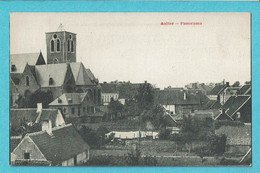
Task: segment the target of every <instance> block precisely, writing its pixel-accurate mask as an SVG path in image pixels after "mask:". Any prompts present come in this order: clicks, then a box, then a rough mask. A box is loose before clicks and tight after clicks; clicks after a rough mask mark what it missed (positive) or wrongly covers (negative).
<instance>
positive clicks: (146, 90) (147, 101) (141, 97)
mask: <svg viewBox="0 0 260 173" xmlns="http://www.w3.org/2000/svg"><path fill="white" fill-rule="evenodd" d="M152 89H153V87H152V85H151V84H150V83H147V82H145V83H144V84H143V85H140V86H139V88H138V92H137V94H136V96H135V99H136V101H137V103H138V106H139V107H140V109H141V110H143V109H147V108H148V109H149V107H150V106H151V105H152V104H153V94H152Z"/></svg>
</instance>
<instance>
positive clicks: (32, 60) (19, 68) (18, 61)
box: [10, 52, 45, 73]
mask: <svg viewBox="0 0 260 173" xmlns="http://www.w3.org/2000/svg"><path fill="white" fill-rule="evenodd" d="M40 56H42V54H41V52H40V53H23V54H11V55H10V72H11V73H23V71H24V68H25V66H26V64H28V65H37V62H38V60H39V58H40ZM41 61H42V62H41V64H45V61H44V59H43V57H42V58H41ZM39 63H40V62H39ZM12 65H15V71H12V70H11V66H12Z"/></svg>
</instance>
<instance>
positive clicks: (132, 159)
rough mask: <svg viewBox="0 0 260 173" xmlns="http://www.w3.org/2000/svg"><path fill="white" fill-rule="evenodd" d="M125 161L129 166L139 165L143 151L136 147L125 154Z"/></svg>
mask: <svg viewBox="0 0 260 173" xmlns="http://www.w3.org/2000/svg"><path fill="white" fill-rule="evenodd" d="M125 161H126V164H127V165H128V166H138V165H140V164H141V163H140V161H141V151H140V150H139V149H138V148H137V147H136V148H135V149H134V150H131V151H130V152H129V153H127V155H126V156H125Z"/></svg>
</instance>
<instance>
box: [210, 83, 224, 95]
mask: <svg viewBox="0 0 260 173" xmlns="http://www.w3.org/2000/svg"><path fill="white" fill-rule="evenodd" d="M224 88H225V85H219V84H218V85H215V87H214V88H213V89H212V90H211V91H210V92H209V95H218V94H219V93H220V92H221V91H222V90H223V89H224Z"/></svg>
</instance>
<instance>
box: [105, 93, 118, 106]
mask: <svg viewBox="0 0 260 173" xmlns="http://www.w3.org/2000/svg"><path fill="white" fill-rule="evenodd" d="M118 96H119V94H118V93H101V97H102V101H103V104H104V105H108V103H110V102H111V99H112V98H113V99H114V100H118Z"/></svg>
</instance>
